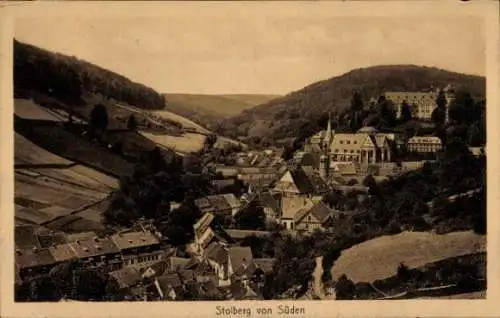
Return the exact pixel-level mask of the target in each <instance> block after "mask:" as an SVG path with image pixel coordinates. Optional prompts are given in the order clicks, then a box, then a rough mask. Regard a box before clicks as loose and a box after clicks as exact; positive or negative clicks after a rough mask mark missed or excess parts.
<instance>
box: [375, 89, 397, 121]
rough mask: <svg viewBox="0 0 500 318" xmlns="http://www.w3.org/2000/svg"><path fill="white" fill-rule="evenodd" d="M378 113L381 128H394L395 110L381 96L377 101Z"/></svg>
mask: <svg viewBox="0 0 500 318" xmlns="http://www.w3.org/2000/svg"><path fill="white" fill-rule="evenodd" d="M378 112H379V117H380V120H381V123H380V125H381V126H387V127H394V125H395V124H396V110H395V108H394V105H393V104H392V103H391V102H390V101H388V100H387V99H386V98H385V96H381V97H380V98H379V100H378Z"/></svg>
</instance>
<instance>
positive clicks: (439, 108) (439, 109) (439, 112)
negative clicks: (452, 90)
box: [431, 90, 448, 128]
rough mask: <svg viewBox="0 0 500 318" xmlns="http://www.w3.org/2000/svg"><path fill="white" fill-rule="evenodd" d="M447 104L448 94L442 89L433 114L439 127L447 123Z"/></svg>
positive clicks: (433, 119)
mask: <svg viewBox="0 0 500 318" xmlns="http://www.w3.org/2000/svg"><path fill="white" fill-rule="evenodd" d="M447 104H448V102H447V100H446V95H445V93H444V91H443V90H440V91H439V93H438V96H437V98H436V108H434V110H433V111H432V114H431V118H432V121H433V122H434V123H435V124H436V127H438V128H441V127H443V125H444V124H445V120H446V105H447Z"/></svg>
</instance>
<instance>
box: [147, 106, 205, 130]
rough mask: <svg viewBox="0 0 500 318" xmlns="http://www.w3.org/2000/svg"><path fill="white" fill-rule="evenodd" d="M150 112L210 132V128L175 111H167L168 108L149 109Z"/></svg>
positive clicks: (185, 125) (188, 126) (187, 126)
mask: <svg viewBox="0 0 500 318" xmlns="http://www.w3.org/2000/svg"><path fill="white" fill-rule="evenodd" d="M149 113H150V114H151V115H153V116H157V117H160V118H163V119H165V120H170V121H174V122H178V123H180V124H181V125H182V126H184V127H186V128H194V129H196V130H198V131H199V132H201V133H203V134H209V133H210V131H209V130H208V129H206V128H204V127H202V126H200V125H198V124H197V123H195V122H194V121H192V120H189V119H187V118H185V117H182V116H179V115H177V114H174V113H172V112H170V111H167V110H153V111H149Z"/></svg>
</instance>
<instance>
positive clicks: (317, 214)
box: [294, 201, 333, 224]
mask: <svg viewBox="0 0 500 318" xmlns="http://www.w3.org/2000/svg"><path fill="white" fill-rule="evenodd" d="M332 212H333V211H332V210H331V209H330V208H329V207H328V206H327V205H326V204H325V203H323V202H322V201H320V202H317V203H315V204H314V205H313V206H312V207H311V208H309V209H303V210H301V211H300V212H299V213H297V214H296V215H295V217H294V222H300V221H301V220H302V219H304V217H306V216H307V215H312V216H314V218H315V219H316V220H318V221H319V222H320V223H321V224H323V223H324V222H326V221H327V220H328V218H329V217H330V216H331V214H332Z"/></svg>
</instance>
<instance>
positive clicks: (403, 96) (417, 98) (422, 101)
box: [385, 87, 455, 121]
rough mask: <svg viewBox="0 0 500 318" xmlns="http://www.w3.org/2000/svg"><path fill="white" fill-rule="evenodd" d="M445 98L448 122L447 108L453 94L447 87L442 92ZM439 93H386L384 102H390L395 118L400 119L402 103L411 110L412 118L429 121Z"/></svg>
mask: <svg viewBox="0 0 500 318" xmlns="http://www.w3.org/2000/svg"><path fill="white" fill-rule="evenodd" d="M443 92H444V94H445V98H446V118H445V120H446V121H448V106H449V105H450V103H451V102H452V101H453V100H454V98H455V94H454V93H453V91H452V90H451V89H450V88H449V87H447V88H445V89H444V90H443ZM438 96H439V91H434V92H386V93H385V98H386V100H388V101H390V102H392V103H393V104H394V107H395V108H396V109H395V110H396V117H397V118H400V117H401V109H402V105H403V103H405V102H406V103H407V104H408V105H409V106H410V107H411V109H412V115H413V118H416V119H423V120H431V119H432V112H433V111H434V109H436V107H437V105H436V101H437V98H438Z"/></svg>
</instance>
